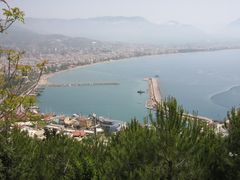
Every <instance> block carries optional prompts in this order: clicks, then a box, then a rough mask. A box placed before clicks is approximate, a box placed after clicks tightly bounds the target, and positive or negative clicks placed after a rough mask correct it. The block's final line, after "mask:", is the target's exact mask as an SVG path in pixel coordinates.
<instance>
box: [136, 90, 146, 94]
mask: <svg viewBox="0 0 240 180" xmlns="http://www.w3.org/2000/svg"><path fill="white" fill-rule="evenodd" d="M137 93H138V94H143V93H145V91H142V90H138V91H137Z"/></svg>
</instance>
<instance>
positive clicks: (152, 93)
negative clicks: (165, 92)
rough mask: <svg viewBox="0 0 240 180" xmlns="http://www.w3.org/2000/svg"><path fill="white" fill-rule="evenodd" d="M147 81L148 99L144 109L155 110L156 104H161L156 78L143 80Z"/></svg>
mask: <svg viewBox="0 0 240 180" xmlns="http://www.w3.org/2000/svg"><path fill="white" fill-rule="evenodd" d="M145 80H146V81H148V93H149V99H148V100H147V102H146V107H147V108H148V109H155V108H156V107H157V105H158V104H160V103H161V102H162V100H163V99H162V95H161V91H160V86H159V79H158V78H152V77H150V78H145Z"/></svg>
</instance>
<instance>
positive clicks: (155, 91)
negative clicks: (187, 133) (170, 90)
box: [144, 77, 214, 124]
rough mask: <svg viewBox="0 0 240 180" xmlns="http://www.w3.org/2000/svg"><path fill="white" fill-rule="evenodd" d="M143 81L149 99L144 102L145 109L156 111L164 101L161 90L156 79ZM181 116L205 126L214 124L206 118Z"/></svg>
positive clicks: (189, 115)
mask: <svg viewBox="0 0 240 180" xmlns="http://www.w3.org/2000/svg"><path fill="white" fill-rule="evenodd" d="M144 80H146V81H148V93H149V99H148V100H147V102H146V107H147V108H148V109H156V108H157V106H158V105H159V104H161V103H162V101H164V99H163V96H162V93H161V90H160V83H159V79H158V78H157V77H154V78H152V77H150V78H145V79H144ZM183 116H185V117H188V118H191V119H192V120H195V119H198V120H200V121H204V122H207V124H214V121H213V120H212V119H210V118H208V117H204V116H198V115H192V114H188V113H184V114H183Z"/></svg>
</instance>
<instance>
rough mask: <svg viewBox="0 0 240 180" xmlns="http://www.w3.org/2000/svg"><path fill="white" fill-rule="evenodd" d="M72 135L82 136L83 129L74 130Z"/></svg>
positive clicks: (83, 133)
mask: <svg viewBox="0 0 240 180" xmlns="http://www.w3.org/2000/svg"><path fill="white" fill-rule="evenodd" d="M72 135H73V137H84V136H85V135H86V133H85V132H84V131H83V130H80V131H74V132H73V133H72Z"/></svg>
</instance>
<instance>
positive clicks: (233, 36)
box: [14, 16, 240, 46]
mask: <svg viewBox="0 0 240 180" xmlns="http://www.w3.org/2000/svg"><path fill="white" fill-rule="evenodd" d="M16 26H17V27H15V29H16V30H17V31H18V33H17V34H16V35H14V39H15V40H16V41H17V40H18V39H19V38H20V39H24V38H23V37H22V36H21V35H20V34H21V32H22V33H23V34H24V33H25V35H23V36H27V37H26V38H27V39H31V40H32V42H34V40H36V38H34V36H36V34H35V35H34V34H33V33H38V34H39V35H38V36H37V37H38V40H39V36H40V34H45V35H49V34H59V35H63V36H65V37H63V36H62V37H61V38H65V40H66V38H68V40H69V39H71V38H70V37H72V38H76V37H78V38H80V37H81V38H82V39H81V40H83V39H84V38H85V40H86V38H87V39H94V40H95V41H96V40H99V41H105V42H106V41H110V42H116V41H117V42H125V43H126V42H127V43H146V44H156V45H165V46H175V45H187V44H201V45H204V44H209V43H213V44H214V43H239V42H240V19H238V20H236V21H233V22H232V23H229V24H228V25H226V26H225V27H224V28H222V29H220V30H219V31H217V32H216V33H214V34H207V33H205V32H204V31H202V30H200V29H199V28H196V27H194V26H192V25H186V24H181V23H179V22H176V21H169V22H166V23H163V24H154V23H152V22H149V21H148V20H146V19H144V18H143V17H137V16H135V17H123V16H114V17H111V16H105V17H97V18H88V19H68V20H66V19H37V18H26V19H25V23H24V24H17V25H16ZM19 28H20V29H19ZM16 36H18V37H16ZM67 36H69V37H67ZM29 37H31V38H29ZM48 38H49V37H43V35H42V42H45V41H47V40H48ZM50 39H51V38H50ZM44 40H45V41H44ZM71 40H73V39H71ZM21 41H22V40H21ZM75 41H77V42H78V43H77V42H76V43H75V44H79V42H80V41H79V39H78V40H77V39H76V40H75ZM91 41H92V40H91Z"/></svg>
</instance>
